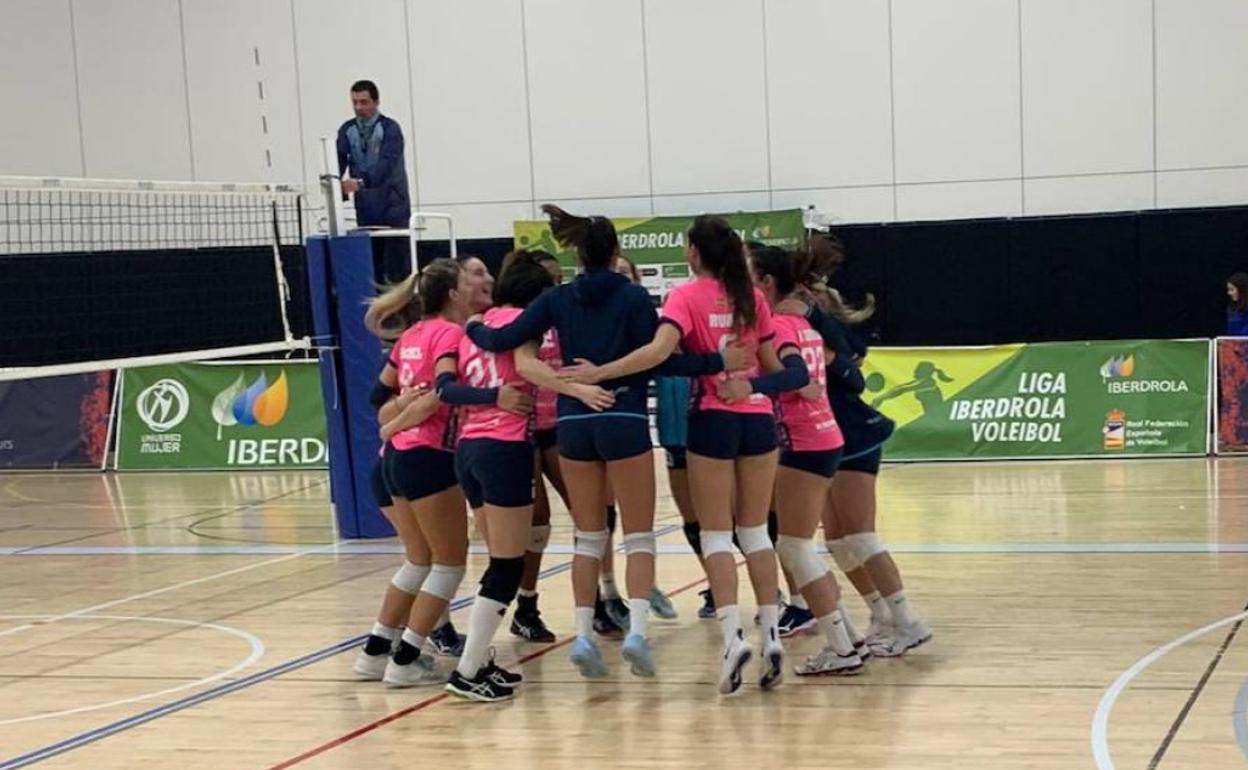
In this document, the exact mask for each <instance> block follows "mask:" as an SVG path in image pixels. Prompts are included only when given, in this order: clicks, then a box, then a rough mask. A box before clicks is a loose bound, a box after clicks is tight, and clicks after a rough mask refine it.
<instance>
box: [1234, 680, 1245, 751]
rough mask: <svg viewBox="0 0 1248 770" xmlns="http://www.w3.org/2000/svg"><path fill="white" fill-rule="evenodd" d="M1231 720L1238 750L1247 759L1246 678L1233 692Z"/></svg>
mask: <svg viewBox="0 0 1248 770" xmlns="http://www.w3.org/2000/svg"><path fill="white" fill-rule="evenodd" d="M1231 722H1232V723H1234V725H1235V742H1236V743H1238V744H1239V752H1240V753H1241V754H1243V755H1244V759H1248V678H1246V679H1244V683H1243V684H1241V685H1240V686H1239V692H1237V693H1235V708H1234V709H1233V710H1232V711H1231Z"/></svg>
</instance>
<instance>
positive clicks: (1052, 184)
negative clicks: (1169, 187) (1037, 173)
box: [1023, 172, 1153, 215]
mask: <svg viewBox="0 0 1248 770" xmlns="http://www.w3.org/2000/svg"><path fill="white" fill-rule="evenodd" d="M1023 204H1024V206H1025V208H1026V211H1024V213H1025V214H1027V215H1033V214H1084V213H1090V212H1095V211H1139V210H1141V209H1150V208H1152V207H1153V174H1152V172H1147V173H1143V174H1107V175H1104V176H1081V177H1055V178H1051V179H1027V180H1025V181H1024V182H1023Z"/></svg>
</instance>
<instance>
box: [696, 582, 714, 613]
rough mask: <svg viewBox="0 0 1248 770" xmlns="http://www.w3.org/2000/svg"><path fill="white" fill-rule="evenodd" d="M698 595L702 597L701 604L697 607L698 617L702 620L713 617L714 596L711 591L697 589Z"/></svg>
mask: <svg viewBox="0 0 1248 770" xmlns="http://www.w3.org/2000/svg"><path fill="white" fill-rule="evenodd" d="M698 596H701V597H702V606H701V607H699V608H698V617H700V618H702V619H703V620H714V619H715V596H714V595H713V594H712V593H711V589H709V588H708V589H706V590H705V591H698Z"/></svg>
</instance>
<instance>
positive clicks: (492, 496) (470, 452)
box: [455, 438, 533, 509]
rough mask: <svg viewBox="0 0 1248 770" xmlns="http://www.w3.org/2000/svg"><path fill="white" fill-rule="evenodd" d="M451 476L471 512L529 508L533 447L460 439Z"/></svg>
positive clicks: (488, 440) (520, 443)
mask: <svg viewBox="0 0 1248 770" xmlns="http://www.w3.org/2000/svg"><path fill="white" fill-rule="evenodd" d="M455 473H456V475H458V476H459V485H460V486H461V487H463V488H464V497H467V498H468V504H469V505H471V506H472V507H473V508H474V509H476V508H480V507H481V506H482V505H497V506H498V507H500V508H519V507H521V506H525V505H532V504H533V445H532V444H530V443H529V442H527V441H498V440H497V439H492V438H469V439H463V440H462V441H460V442H459V445H458V446H457V447H456V448H455Z"/></svg>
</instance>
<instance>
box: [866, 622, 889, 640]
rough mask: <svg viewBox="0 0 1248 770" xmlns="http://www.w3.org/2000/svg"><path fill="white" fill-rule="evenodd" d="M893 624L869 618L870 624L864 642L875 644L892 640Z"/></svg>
mask: <svg viewBox="0 0 1248 770" xmlns="http://www.w3.org/2000/svg"><path fill="white" fill-rule="evenodd" d="M893 633H894V629H893V624H892V623H890V622H888V621H879V620H876V619H875V618H871V624H870V625H868V626H867V635H866V637H865V638H866V642H867V644H869V645H871V644H877V643H880V642H884V641H886V640H888V639H892V638H893Z"/></svg>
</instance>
